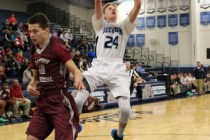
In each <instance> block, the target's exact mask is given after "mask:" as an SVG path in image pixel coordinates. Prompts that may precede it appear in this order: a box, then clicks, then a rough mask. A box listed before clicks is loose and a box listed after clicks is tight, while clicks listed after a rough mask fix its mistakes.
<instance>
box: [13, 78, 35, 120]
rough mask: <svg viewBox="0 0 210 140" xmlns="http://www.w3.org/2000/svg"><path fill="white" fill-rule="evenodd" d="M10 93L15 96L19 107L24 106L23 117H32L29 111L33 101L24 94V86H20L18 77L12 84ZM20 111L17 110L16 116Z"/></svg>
mask: <svg viewBox="0 0 210 140" xmlns="http://www.w3.org/2000/svg"><path fill="white" fill-rule="evenodd" d="M10 94H11V97H13V98H15V99H16V100H17V102H18V107H19V106H23V107H24V110H23V115H22V116H21V117H22V118H26V119H30V118H31V116H29V111H30V108H31V101H30V100H29V99H27V98H25V97H24V96H23V91H22V87H21V86H20V84H19V82H18V80H17V79H14V80H13V81H12V85H11V86H10ZM17 113H18V112H15V113H14V115H15V116H16V115H17Z"/></svg>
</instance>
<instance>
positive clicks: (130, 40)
mask: <svg viewBox="0 0 210 140" xmlns="http://www.w3.org/2000/svg"><path fill="white" fill-rule="evenodd" d="M127 46H128V47H134V46H135V35H134V34H130V36H129V37H128V42H127Z"/></svg>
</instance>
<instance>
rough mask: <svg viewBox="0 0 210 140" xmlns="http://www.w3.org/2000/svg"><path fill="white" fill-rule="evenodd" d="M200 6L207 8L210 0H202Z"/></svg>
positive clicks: (209, 5)
mask: <svg viewBox="0 0 210 140" xmlns="http://www.w3.org/2000/svg"><path fill="white" fill-rule="evenodd" d="M200 7H201V8H203V9H207V8H209V7H210V0H200Z"/></svg>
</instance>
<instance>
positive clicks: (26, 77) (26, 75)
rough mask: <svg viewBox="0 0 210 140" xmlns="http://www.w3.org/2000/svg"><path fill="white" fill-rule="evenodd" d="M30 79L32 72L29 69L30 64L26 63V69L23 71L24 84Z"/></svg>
mask: <svg viewBox="0 0 210 140" xmlns="http://www.w3.org/2000/svg"><path fill="white" fill-rule="evenodd" d="M31 79H32V72H31V69H30V65H28V68H27V69H26V70H24V72H23V79H22V81H23V83H24V84H28V83H29V82H30V81H31Z"/></svg>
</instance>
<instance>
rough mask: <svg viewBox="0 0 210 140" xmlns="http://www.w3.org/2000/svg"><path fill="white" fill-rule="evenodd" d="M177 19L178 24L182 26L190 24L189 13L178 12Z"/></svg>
mask: <svg viewBox="0 0 210 140" xmlns="http://www.w3.org/2000/svg"><path fill="white" fill-rule="evenodd" d="M179 21H180V26H182V27H186V26H188V25H190V14H189V13H185V14H180V15H179Z"/></svg>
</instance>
